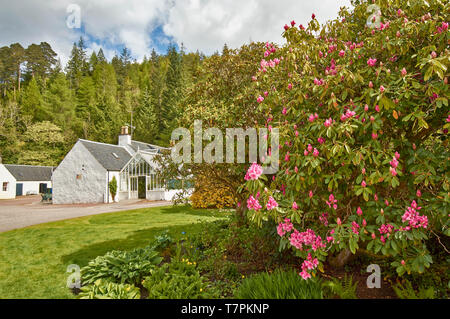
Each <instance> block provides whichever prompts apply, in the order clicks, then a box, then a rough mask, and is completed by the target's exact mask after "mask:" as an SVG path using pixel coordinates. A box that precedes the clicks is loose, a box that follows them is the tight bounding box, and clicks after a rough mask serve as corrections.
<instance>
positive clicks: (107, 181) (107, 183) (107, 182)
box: [106, 171, 109, 204]
mask: <svg viewBox="0 0 450 319" xmlns="http://www.w3.org/2000/svg"><path fill="white" fill-rule="evenodd" d="M107 172H108V179H107V180H106V185H107V189H108V192H107V194H106V196H107V198H108V200H107V204H109V171H107Z"/></svg>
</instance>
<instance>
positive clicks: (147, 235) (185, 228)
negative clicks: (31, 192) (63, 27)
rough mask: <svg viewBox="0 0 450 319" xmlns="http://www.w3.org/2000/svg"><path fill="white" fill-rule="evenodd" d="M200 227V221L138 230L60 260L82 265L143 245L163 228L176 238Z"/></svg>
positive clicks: (89, 246) (83, 249) (65, 263)
mask: <svg viewBox="0 0 450 319" xmlns="http://www.w3.org/2000/svg"><path fill="white" fill-rule="evenodd" d="M200 227H201V223H198V224H191V225H179V226H172V227H170V228H167V227H158V228H149V229H144V230H139V231H135V232H133V233H131V235H130V236H128V237H126V238H120V239H114V240H107V241H103V242H100V243H95V244H93V245H88V246H84V247H82V248H81V249H79V250H77V251H75V252H73V253H71V254H68V255H64V256H62V257H61V261H62V263H63V264H64V265H70V264H76V265H79V266H80V267H84V266H86V265H87V264H88V262H89V261H91V260H92V259H94V258H95V257H97V256H102V255H104V254H106V253H107V252H108V251H111V250H132V249H134V248H140V247H145V246H147V245H149V244H150V243H151V242H152V241H153V240H154V239H155V236H158V235H159V234H161V233H162V232H163V231H165V230H168V231H169V235H170V236H171V237H172V238H174V239H175V240H177V239H179V238H181V237H184V236H185V235H184V234H183V232H184V233H186V234H187V233H191V232H193V231H200Z"/></svg>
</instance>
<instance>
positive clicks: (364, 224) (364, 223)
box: [362, 219, 367, 227]
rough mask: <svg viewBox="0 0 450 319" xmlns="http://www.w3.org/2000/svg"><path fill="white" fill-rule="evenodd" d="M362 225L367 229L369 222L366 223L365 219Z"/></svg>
mask: <svg viewBox="0 0 450 319" xmlns="http://www.w3.org/2000/svg"><path fill="white" fill-rule="evenodd" d="M362 225H363V227H366V226H367V222H366V220H365V219H363V221H362Z"/></svg>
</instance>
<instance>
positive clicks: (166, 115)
mask: <svg viewBox="0 0 450 319" xmlns="http://www.w3.org/2000/svg"><path fill="white" fill-rule="evenodd" d="M86 52H87V50H86V47H85V43H84V41H83V39H82V38H80V40H79V41H78V43H74V45H73V48H72V52H71V56H70V60H69V61H68V63H67V65H66V66H65V67H64V68H63V67H62V66H61V62H60V60H59V58H58V56H57V54H56V53H55V52H54V51H53V49H52V48H51V46H50V45H49V44H48V43H46V42H41V43H40V44H31V45H30V46H28V47H27V48H24V47H22V46H21V45H20V44H19V43H14V44H11V45H10V46H4V47H2V48H0V90H1V91H0V92H1V94H0V156H1V157H2V159H3V162H4V163H19V164H35V165H37V164H41V165H57V164H58V163H59V162H60V160H61V159H62V158H63V157H64V155H65V154H66V152H67V151H68V150H69V149H70V148H71V147H72V145H73V144H74V143H75V142H76V140H77V139H78V138H84V139H90V140H94V141H99V142H106V143H116V142H117V135H118V133H119V131H120V127H121V126H122V125H124V124H130V125H131V124H132V125H133V126H134V127H135V130H134V132H133V139H135V140H140V141H144V142H148V143H154V144H159V145H168V144H169V138H170V132H171V131H172V128H173V127H174V126H175V125H176V119H177V118H178V115H179V113H180V108H179V106H177V105H178V104H179V103H178V102H179V101H180V99H181V98H182V96H183V92H184V91H185V90H186V89H187V88H188V87H189V86H190V85H192V83H193V81H194V79H195V74H196V72H197V69H198V67H199V66H200V64H201V63H202V60H204V59H205V56H204V55H203V54H201V53H198V52H197V53H185V52H184V50H183V47H182V48H181V49H180V50H177V49H176V48H175V47H174V46H169V48H168V51H167V53H166V54H165V55H158V54H157V53H156V52H155V51H152V52H151V54H150V56H149V57H145V58H144V59H143V61H142V62H140V63H139V62H137V61H135V60H133V59H132V58H131V55H130V52H129V50H127V49H126V48H125V49H123V51H122V53H121V54H120V56H115V57H114V58H113V59H112V60H111V61H107V59H106V58H105V56H104V53H103V51H102V50H101V49H100V50H99V51H98V52H93V53H92V55H91V56H88V55H87V53H86Z"/></svg>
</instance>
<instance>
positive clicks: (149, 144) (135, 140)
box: [131, 140, 167, 148]
mask: <svg viewBox="0 0 450 319" xmlns="http://www.w3.org/2000/svg"><path fill="white" fill-rule="evenodd" d="M131 141H132V142H138V143H142V144H147V145H150V146H154V147H158V148H167V147H164V146H159V145H156V144H151V143H147V142H141V141H136V140H131Z"/></svg>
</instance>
